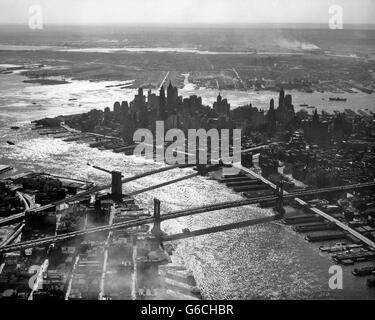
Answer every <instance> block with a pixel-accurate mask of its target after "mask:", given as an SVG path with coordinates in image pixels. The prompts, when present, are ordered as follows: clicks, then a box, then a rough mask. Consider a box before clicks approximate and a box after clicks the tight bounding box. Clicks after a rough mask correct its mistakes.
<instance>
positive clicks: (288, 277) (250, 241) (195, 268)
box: [0, 74, 375, 299]
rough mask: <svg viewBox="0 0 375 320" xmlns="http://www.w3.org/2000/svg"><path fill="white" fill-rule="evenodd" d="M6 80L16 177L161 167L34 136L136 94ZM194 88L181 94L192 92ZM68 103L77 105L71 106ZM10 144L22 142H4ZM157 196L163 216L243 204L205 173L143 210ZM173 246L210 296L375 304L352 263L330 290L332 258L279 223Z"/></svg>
mask: <svg viewBox="0 0 375 320" xmlns="http://www.w3.org/2000/svg"><path fill="white" fill-rule="evenodd" d="M0 77H1V78H0V164H9V165H11V166H12V167H14V168H15V172H16V173H17V172H21V171H25V170H43V171H46V172H49V173H54V174H59V175H64V176H69V177H74V178H83V179H89V180H93V181H95V182H96V183H98V184H101V183H108V182H109V181H110V177H109V175H107V174H106V173H103V172H101V171H98V170H95V169H93V168H92V167H89V166H87V162H90V163H91V164H96V165H99V166H102V167H105V168H108V169H117V170H120V171H121V172H123V174H124V175H125V176H131V175H134V174H137V173H140V172H144V171H148V170H152V169H155V168H157V167H160V166H162V164H160V163H159V164H158V163H154V162H152V161H149V160H145V159H142V158H136V157H134V156H125V155H122V154H115V153H112V152H110V151H100V150H97V149H92V148H89V147H88V146H87V145H85V144H78V143H75V142H69V143H68V142H63V141H61V140H59V139H52V138H50V137H46V136H38V135H37V133H36V132H34V131H31V125H30V120H33V119H38V118H42V117H45V116H56V115H59V114H68V113H78V112H84V111H87V110H90V109H91V108H93V107H96V108H104V107H105V106H111V105H112V104H113V102H114V101H116V100H120V101H121V100H130V99H132V97H133V95H134V93H135V91H134V90H131V89H125V90H121V89H119V88H116V87H111V88H106V86H107V85H110V84H113V83H109V82H105V83H103V82H89V81H75V82H74V83H71V84H66V85H58V86H39V85H33V84H26V83H22V79H23V78H22V77H21V76H19V75H14V74H11V75H0ZM189 90H192V88H189ZM189 90H185V92H184V90H181V91H182V93H183V94H190V91H189ZM181 91H180V92H181ZM194 93H195V94H199V95H200V94H203V95H204V101H211V98H212V97H215V98H216V94H217V93H216V92H214V91H213V90H211V91H210V90H206V89H205V90H203V89H202V90H198V91H194ZM222 95H223V93H222ZM358 95H359V94H357V95H353V96H357V97H358ZM270 96H273V97H275V93H260V94H257V93H254V92H253V93H248V92H247V93H246V92H234V91H233V92H227V93H225V97H228V99H229V102H230V103H232V104H233V105H235V104H236V103H240V102H241V101H242V99H245V98H246V99H247V100H249V99H250V100H252V101H258V102H259V103H260V102H261V101H264V102H263V103H264V105H268V101H269V98H270ZM232 97H233V102H232ZM306 97H307V96H305V97H304V98H306ZM72 98H73V99H78V100H74V101H72V100H71V101H69V99H72ZM296 99H297V98H296ZM303 102H306V101H303ZM301 103H302V102H301ZM361 107H364V106H361ZM12 125H19V126H21V129H20V130H18V131H13V130H10V128H9V127H10V126H12ZM8 140H10V141H13V142H15V143H16V145H14V146H10V145H7V144H6V141H8ZM189 172H191V169H183V170H182V169H181V170H180V169H178V170H173V171H169V172H164V173H161V174H158V175H155V176H150V177H146V178H143V179H141V180H139V181H135V182H132V183H129V184H127V185H125V186H124V189H125V191H132V190H137V189H139V188H142V187H145V186H150V185H153V184H157V183H160V182H162V181H167V180H169V179H172V178H177V177H179V176H182V175H185V174H187V173H189ZM154 197H157V198H159V199H160V200H161V203H162V211H163V212H168V211H172V210H179V209H186V208H189V207H194V206H200V205H206V204H210V203H216V202H221V201H229V200H236V199H240V198H241V196H240V195H239V194H236V193H234V192H233V191H231V189H228V188H227V187H226V186H224V185H222V184H220V183H218V182H216V181H214V180H209V179H207V178H205V177H195V178H193V179H190V180H186V181H183V182H179V183H177V184H175V185H172V186H167V187H164V188H161V189H157V190H154V191H151V192H148V193H145V194H142V195H139V196H137V197H136V199H137V200H138V201H139V203H140V204H141V205H142V206H144V207H148V208H151V207H152V201H153V198H154ZM290 210H294V209H290ZM269 214H271V211H270V210H268V209H260V208H257V207H256V206H247V207H242V208H234V209H226V210H221V211H215V212H210V213H205V214H200V215H197V216H192V217H187V218H180V219H178V220H177V221H168V222H163V228H164V229H165V230H166V231H167V232H181V229H183V228H189V229H190V230H194V229H198V228H204V227H208V226H214V225H219V224H223V223H229V222H234V221H241V220H243V219H248V218H250V217H261V216H265V215H269ZM176 244H177V246H176V250H175V253H174V255H173V259H175V260H176V261H178V262H181V263H183V264H185V265H186V266H187V268H188V269H190V270H191V271H192V272H193V273H194V276H195V277H196V279H197V282H198V285H199V287H200V288H201V290H202V293H203V295H204V297H205V298H208V299H334V298H338V299H349V298H354V299H375V291H374V290H372V291H371V290H369V289H367V288H366V285H365V279H361V278H355V277H353V276H352V275H351V274H350V272H351V270H352V267H345V268H344V284H343V285H344V288H343V290H330V289H329V287H328V280H329V277H330V274H329V273H328V269H329V267H330V266H331V265H332V264H333V261H332V260H331V259H330V257H329V256H328V255H325V254H322V253H320V252H319V249H318V245H313V244H310V243H308V242H306V241H305V240H304V239H303V236H302V235H299V234H297V233H295V232H294V231H292V230H291V228H290V227H288V226H284V225H282V224H280V223H276V222H275V223H269V224H264V225H258V226H253V227H248V228H243V229H237V230H232V231H226V232H221V233H217V234H210V235H205V236H201V237H196V238H192V239H187V240H181V241H178V242H177V243H176Z"/></svg>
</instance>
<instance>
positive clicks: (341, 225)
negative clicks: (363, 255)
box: [235, 164, 375, 250]
mask: <svg viewBox="0 0 375 320" xmlns="http://www.w3.org/2000/svg"><path fill="white" fill-rule="evenodd" d="M235 166H236V167H237V168H239V169H241V170H243V171H244V172H247V173H249V174H251V175H252V176H253V177H255V178H257V179H259V180H261V181H263V182H264V183H266V184H268V185H269V186H270V187H271V188H272V189H275V190H276V185H275V184H274V183H272V182H271V181H268V180H267V179H266V178H264V177H262V176H261V175H259V174H257V173H256V172H254V171H253V170H251V169H248V168H245V167H243V166H242V165H240V164H235ZM284 194H288V192H287V191H284ZM294 201H296V202H297V203H298V204H300V205H301V206H304V207H309V210H311V211H312V212H314V213H315V214H317V215H319V216H321V217H322V218H324V219H325V220H328V221H329V222H332V223H334V224H336V225H337V227H338V228H339V229H341V230H343V231H346V232H348V233H349V234H351V235H352V236H353V237H355V238H357V239H359V240H360V241H362V242H363V243H365V244H366V245H368V246H369V247H370V248H371V249H373V250H374V249H375V242H374V241H371V240H370V239H369V238H367V237H365V236H364V235H362V234H360V233H359V232H358V231H356V230H354V229H353V228H351V227H350V226H348V225H346V224H345V223H343V222H341V221H339V220H337V219H336V218H334V217H332V216H330V215H329V214H327V213H325V212H323V211H322V210H320V209H318V208H312V207H310V206H309V204H308V203H307V202H306V201H304V200H302V199H300V198H294Z"/></svg>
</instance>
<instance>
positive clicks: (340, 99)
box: [329, 97, 347, 101]
mask: <svg viewBox="0 0 375 320" xmlns="http://www.w3.org/2000/svg"><path fill="white" fill-rule="evenodd" d="M346 100H347V99H346V98H339V97H337V98H329V101H346Z"/></svg>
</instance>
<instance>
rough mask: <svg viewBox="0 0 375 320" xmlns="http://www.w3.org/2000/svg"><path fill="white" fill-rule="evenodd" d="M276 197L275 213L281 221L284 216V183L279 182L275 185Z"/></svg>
mask: <svg viewBox="0 0 375 320" xmlns="http://www.w3.org/2000/svg"><path fill="white" fill-rule="evenodd" d="M276 195H277V200H276V211H277V214H278V216H279V219H282V218H283V216H284V214H285V209H284V183H283V182H279V183H278V184H277V185H276Z"/></svg>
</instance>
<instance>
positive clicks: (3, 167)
mask: <svg viewBox="0 0 375 320" xmlns="http://www.w3.org/2000/svg"><path fill="white" fill-rule="evenodd" d="M11 170H13V168H12V167H11V166H7V165H0V174H3V173H5V172H8V171H11Z"/></svg>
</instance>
